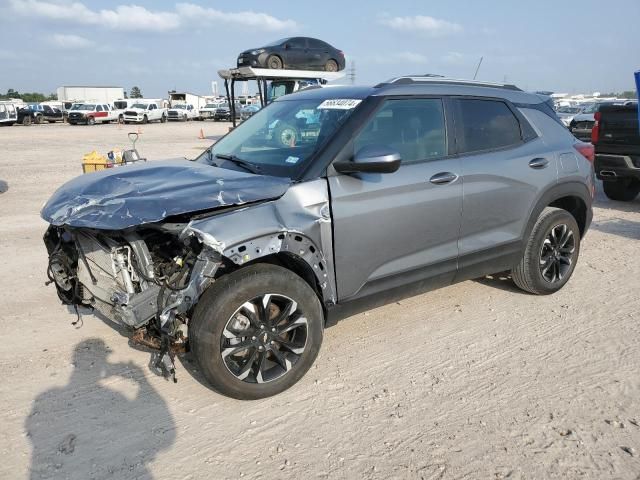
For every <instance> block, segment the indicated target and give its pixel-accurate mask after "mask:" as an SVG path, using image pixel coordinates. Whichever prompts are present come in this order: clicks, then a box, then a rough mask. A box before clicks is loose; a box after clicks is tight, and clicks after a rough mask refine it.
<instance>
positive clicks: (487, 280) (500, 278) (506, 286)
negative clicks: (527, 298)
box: [473, 272, 531, 295]
mask: <svg viewBox="0 0 640 480" xmlns="http://www.w3.org/2000/svg"><path fill="white" fill-rule="evenodd" d="M473 281H474V282H476V283H479V284H481V285H486V286H487V287H492V288H497V289H499V290H504V291H505V292H509V293H517V294H519V295H531V294H530V293H527V292H525V291H524V290H521V289H520V288H518V287H517V286H516V284H515V283H513V279H512V278H511V273H510V272H500V273H494V274H493V275H487V276H485V277H481V278H475V279H474V280H473Z"/></svg>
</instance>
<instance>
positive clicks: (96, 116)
mask: <svg viewBox="0 0 640 480" xmlns="http://www.w3.org/2000/svg"><path fill="white" fill-rule="evenodd" d="M119 116H120V113H119V112H118V111H117V110H113V109H112V108H111V107H110V106H109V105H108V104H106V103H83V104H82V105H78V107H77V108H74V109H73V110H70V111H69V115H68V120H69V123H70V124H71V125H77V124H79V123H84V124H85V125H95V124H96V123H110V122H113V121H116V120H118V119H119Z"/></svg>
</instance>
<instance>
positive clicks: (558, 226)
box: [511, 207, 580, 295]
mask: <svg viewBox="0 0 640 480" xmlns="http://www.w3.org/2000/svg"><path fill="white" fill-rule="evenodd" d="M579 253H580V228H579V227H578V223H577V222H576V219H575V218H574V217H573V215H571V214H570V213H569V212H567V211H566V210H562V209H560V208H553V207H547V208H545V209H544V210H543V211H542V213H541V214H540V216H539V217H538V220H537V221H536V223H535V225H534V226H533V230H532V231H531V235H530V237H529V241H528V242H527V245H526V247H525V250H524V254H523V257H522V260H520V263H519V264H518V265H517V266H516V267H515V268H514V269H513V270H511V277H512V278H513V281H514V283H515V284H516V285H517V286H518V287H520V288H521V289H522V290H525V291H527V292H529V293H533V294H535V295H548V294H551V293H555V292H557V291H558V290H560V289H561V288H562V287H563V286H564V285H565V284H566V283H567V282H568V281H569V278H571V274H572V273H573V270H574V269H575V267H576V263H577V261H578V254H579Z"/></svg>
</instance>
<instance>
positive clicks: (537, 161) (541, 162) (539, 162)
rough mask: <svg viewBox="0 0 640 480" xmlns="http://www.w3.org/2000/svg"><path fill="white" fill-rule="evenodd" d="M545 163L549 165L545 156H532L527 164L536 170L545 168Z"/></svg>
mask: <svg viewBox="0 0 640 480" xmlns="http://www.w3.org/2000/svg"><path fill="white" fill-rule="evenodd" d="M547 165H549V160H547V159H546V158H534V159H533V160H531V161H530V162H529V166H530V167H531V168H535V169H537V170H540V169H541V168H546V167H547Z"/></svg>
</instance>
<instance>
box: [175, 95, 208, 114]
mask: <svg viewBox="0 0 640 480" xmlns="http://www.w3.org/2000/svg"><path fill="white" fill-rule="evenodd" d="M206 104H207V99H206V97H204V96H200V95H195V94H193V93H188V92H169V120H178V119H180V120H191V119H193V120H202V116H201V115H200V109H201V108H204V107H205V105H206ZM189 105H191V107H192V108H188V106H189Z"/></svg>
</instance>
